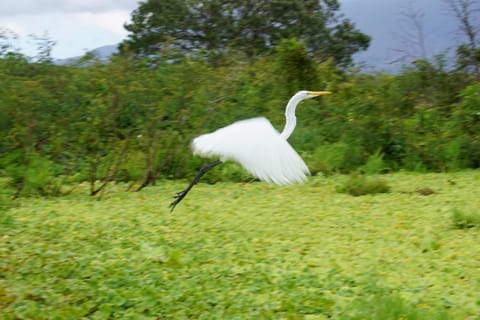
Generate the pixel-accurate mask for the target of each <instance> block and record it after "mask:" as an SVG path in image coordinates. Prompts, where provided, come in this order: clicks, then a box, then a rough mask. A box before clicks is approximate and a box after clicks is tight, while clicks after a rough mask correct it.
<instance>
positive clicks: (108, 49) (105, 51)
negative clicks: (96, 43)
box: [55, 44, 118, 65]
mask: <svg viewBox="0 0 480 320" xmlns="http://www.w3.org/2000/svg"><path fill="white" fill-rule="evenodd" d="M90 52H91V53H93V55H94V56H95V57H96V58H97V59H98V60H100V61H108V60H109V59H110V57H111V56H112V55H114V54H115V53H118V44H112V45H106V46H101V47H99V48H96V49H93V50H92V51H90ZM81 58H82V56H77V57H71V58H66V59H57V60H55V64H58V65H65V64H72V63H75V62H76V61H78V60H79V59H81Z"/></svg>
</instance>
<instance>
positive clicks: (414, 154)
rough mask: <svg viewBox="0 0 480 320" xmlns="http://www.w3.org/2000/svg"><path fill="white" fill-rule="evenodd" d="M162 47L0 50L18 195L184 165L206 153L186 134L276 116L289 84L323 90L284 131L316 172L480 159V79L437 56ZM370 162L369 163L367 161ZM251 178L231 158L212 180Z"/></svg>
mask: <svg viewBox="0 0 480 320" xmlns="http://www.w3.org/2000/svg"><path fill="white" fill-rule="evenodd" d="M165 50H167V51H166V52H163V54H162V57H164V59H162V60H156V61H155V62H154V63H152V61H151V60H149V59H148V58H144V59H141V58H138V57H137V58H132V57H131V56H128V55H125V56H115V57H113V58H112V60H111V61H110V62H108V63H102V62H99V61H96V60H95V59H92V57H89V56H88V55H87V56H86V57H84V59H82V60H81V61H79V62H78V63H77V64H76V65H68V66H58V65H54V64H52V63H51V62H50V61H48V59H47V60H45V61H38V62H32V61H31V60H29V59H28V58H27V57H25V56H23V55H21V54H15V53H8V54H4V55H3V56H2V57H1V58H0V159H1V160H0V170H1V171H0V172H1V173H2V175H4V176H6V177H8V181H9V182H10V184H11V185H12V186H13V187H14V190H15V194H16V196H19V195H27V194H41V195H55V194H61V193H62V192H64V191H65V188H63V187H62V186H64V185H68V184H71V183H73V182H75V183H78V182H82V181H88V182H89V184H90V191H91V194H92V195H95V194H98V193H99V192H100V193H101V191H102V190H104V188H105V187H106V186H107V185H108V183H110V182H113V181H123V182H128V183H130V187H131V189H132V190H138V189H141V188H142V187H144V186H147V185H149V184H152V183H155V181H159V180H161V179H177V178H187V177H191V176H193V175H194V174H195V172H196V170H197V169H198V168H199V166H200V165H201V164H202V161H203V160H202V159H200V158H198V157H193V156H192V155H191V152H190V141H191V139H192V138H193V137H194V136H196V135H199V134H203V133H206V132H208V131H211V130H215V129H217V128H219V127H222V126H225V125H227V124H230V123H231V122H233V121H236V120H240V119H243V118H249V117H255V116H265V117H267V118H269V119H270V120H271V121H272V123H273V124H274V125H275V126H276V127H277V128H278V129H279V130H281V129H282V127H283V124H284V106H285V104H286V102H287V101H288V99H289V97H290V96H291V95H292V94H293V93H295V92H296V91H297V90H299V89H310V90H330V91H332V92H333V94H332V95H331V96H328V97H325V98H322V99H312V100H309V101H306V102H304V103H302V105H300V106H299V108H298V110H297V113H298V115H297V116H298V127H297V129H296V131H295V132H294V134H293V135H292V137H291V138H290V141H291V144H292V145H293V146H294V147H295V148H296V149H297V150H298V151H299V152H300V154H301V155H302V156H303V157H304V159H305V160H306V162H307V165H308V166H309V167H310V169H311V171H312V173H314V174H315V173H318V172H323V173H326V174H330V173H335V172H352V171H356V170H371V168H372V162H375V163H376V165H375V166H373V167H374V170H376V171H391V170H400V169H406V170H420V171H446V170H458V169H466V168H478V167H479V166H480V84H479V83H478V82H476V81H475V80H474V77H473V76H472V75H471V74H470V73H469V72H468V71H461V70H455V69H447V68H446V67H445V63H444V61H443V60H442V58H441V57H439V58H438V59H437V60H435V61H426V60H419V61H416V62H415V63H413V64H411V65H409V66H406V67H405V68H404V69H403V70H402V72H401V73H400V74H398V75H391V74H364V73H362V72H354V71H346V70H345V69H339V68H338V67H337V66H336V64H335V62H334V61H333V59H326V60H324V61H322V62H318V60H314V59H313V58H312V57H311V56H310V55H309V53H308V50H307V48H306V47H305V46H304V45H303V44H302V42H300V41H297V40H294V39H292V40H284V41H282V42H280V44H279V45H277V46H276V47H275V49H274V50H273V51H272V53H270V54H266V55H262V56H258V57H254V58H252V57H249V56H246V55H242V54H239V53H235V52H229V53H228V54H225V55H224V56H222V57H221V58H217V59H216V60H215V63H212V62H211V61H209V60H208V59H207V58H202V57H200V56H196V57H192V56H191V57H188V56H185V55H179V54H177V53H176V52H175V50H173V51H170V50H172V49H171V48H167V49H165ZM369 168H370V169H369ZM219 179H229V180H235V181H240V180H244V179H251V177H249V176H248V175H247V174H245V173H244V172H243V171H242V170H241V169H240V168H239V167H237V166H235V165H230V166H225V167H224V168H222V169H219V170H216V171H215V172H213V171H212V173H211V174H209V175H208V176H206V180H207V181H208V180H209V181H211V182H212V181H217V180H219Z"/></svg>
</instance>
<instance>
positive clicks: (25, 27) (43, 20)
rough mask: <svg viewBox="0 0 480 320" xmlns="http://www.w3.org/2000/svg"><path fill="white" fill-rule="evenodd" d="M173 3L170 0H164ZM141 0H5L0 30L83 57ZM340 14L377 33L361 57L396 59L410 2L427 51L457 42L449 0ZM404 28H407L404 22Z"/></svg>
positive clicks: (122, 34) (368, 5)
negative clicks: (420, 18)
mask: <svg viewBox="0 0 480 320" xmlns="http://www.w3.org/2000/svg"><path fill="white" fill-rule="evenodd" d="M165 1H168V0H165ZM138 2H139V1H138V0H0V28H7V29H9V30H11V31H13V32H15V33H16V34H17V35H18V36H19V39H21V41H17V42H16V43H15V45H16V46H18V47H20V48H21V49H22V50H21V52H22V53H24V54H27V55H30V56H34V55H35V50H34V42H33V41H32V40H30V38H29V35H30V34H35V35H37V36H43V35H44V34H45V33H47V36H48V37H49V38H50V39H51V40H54V41H55V42H56V45H55V46H54V48H53V51H52V56H53V57H54V58H67V57H73V56H80V55H83V54H84V53H86V52H87V51H89V50H92V49H95V48H98V47H101V46H104V45H112V44H117V43H119V42H120V41H122V40H123V39H125V38H126V36H127V32H126V31H125V29H124V28H123V25H124V23H125V22H127V21H129V19H130V14H131V12H132V11H133V10H134V9H135V8H137V6H138ZM340 3H341V5H342V7H341V12H342V13H344V14H345V16H346V17H347V18H350V19H351V20H353V22H354V23H355V24H356V26H357V27H358V28H359V29H360V30H361V31H362V32H364V33H367V34H369V35H370V36H372V38H373V40H372V43H371V47H370V49H369V51H368V52H367V53H363V54H361V55H359V59H360V60H361V59H365V60H368V62H373V63H376V64H378V63H380V62H381V63H388V61H390V60H392V59H394V58H395V54H396V53H395V52H394V50H393V49H398V47H399V46H401V45H400V44H399V39H400V38H401V37H402V36H401V35H402V34H405V30H404V29H402V26H401V23H400V21H401V14H400V12H401V11H402V10H404V9H405V7H406V5H407V4H408V3H411V4H412V5H413V6H414V7H415V8H418V9H420V10H422V12H424V14H425V17H424V24H425V35H426V41H427V51H428V53H429V54H430V55H433V54H436V53H440V52H442V51H443V50H445V49H446V48H448V46H449V45H451V43H452V38H453V37H454V36H453V31H454V30H453V25H454V23H453V22H452V20H453V19H451V17H449V16H448V15H447V14H446V12H447V10H446V8H445V1H444V0H417V1H410V2H409V1H408V0H340ZM404 27H405V26H404Z"/></svg>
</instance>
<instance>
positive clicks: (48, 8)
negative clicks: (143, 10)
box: [0, 0, 138, 58]
mask: <svg viewBox="0 0 480 320" xmlns="http://www.w3.org/2000/svg"><path fill="white" fill-rule="evenodd" d="M137 5H138V1H137V0H43V1H36V0H17V1H8V0H7V1H5V0H2V1H0V30H1V28H7V29H8V30H11V31H13V32H14V33H16V34H17V35H18V36H19V40H17V41H16V42H15V46H16V47H20V48H21V49H22V50H21V52H22V53H25V54H27V55H35V53H36V50H35V47H36V44H35V43H34V41H32V40H31V39H30V38H29V35H30V34H35V35H38V36H43V35H44V34H45V33H47V35H48V37H49V38H50V39H51V40H54V41H55V42H56V45H55V46H54V48H53V51H52V55H53V57H54V58H67V57H72V56H79V55H82V54H84V53H85V52H86V51H89V50H93V49H95V48H97V47H100V46H104V45H110V44H116V43H119V42H121V41H122V40H123V39H125V38H126V37H127V32H126V30H125V29H124V27H123V25H124V24H125V23H126V22H127V21H129V19H130V14H131V12H132V10H134V9H135V8H136V7H137Z"/></svg>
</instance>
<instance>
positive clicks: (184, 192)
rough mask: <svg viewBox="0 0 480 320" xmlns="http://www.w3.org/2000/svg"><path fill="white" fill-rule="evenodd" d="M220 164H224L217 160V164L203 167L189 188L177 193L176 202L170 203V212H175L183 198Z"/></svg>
mask: <svg viewBox="0 0 480 320" xmlns="http://www.w3.org/2000/svg"><path fill="white" fill-rule="evenodd" d="M220 163H222V161H221V160H217V161H215V162H212V163H209V164H207V165H205V166H203V167H201V168H200V170H199V171H198V173H197V175H196V176H195V178H193V180H192V182H190V184H189V185H188V187H186V188H185V190H182V191H180V192H177V194H176V195H174V196H173V197H174V198H175V200H174V201H173V202H172V203H170V206H169V208H170V212H173V209H175V206H176V205H177V204H179V203H180V201H182V199H183V198H185V196H186V195H187V193H188V192H189V191H190V189H192V188H193V186H194V185H195V184H196V183H197V182H198V180H200V178H201V177H202V176H203V175H204V174H205V173H207V171H208V170H210V169H212V168H213V167H215V166H218V165H219V164H220Z"/></svg>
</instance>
